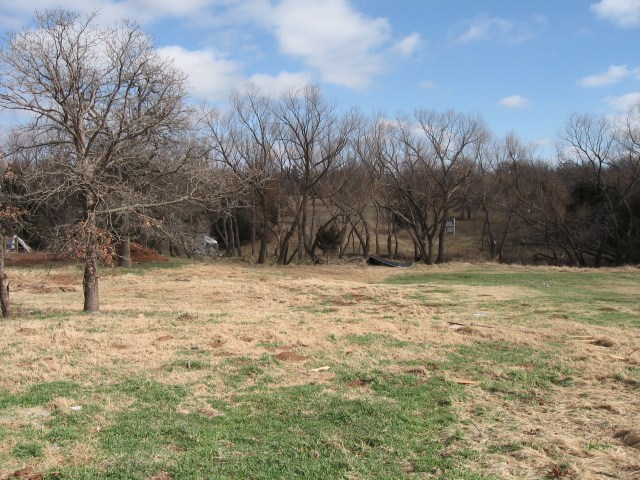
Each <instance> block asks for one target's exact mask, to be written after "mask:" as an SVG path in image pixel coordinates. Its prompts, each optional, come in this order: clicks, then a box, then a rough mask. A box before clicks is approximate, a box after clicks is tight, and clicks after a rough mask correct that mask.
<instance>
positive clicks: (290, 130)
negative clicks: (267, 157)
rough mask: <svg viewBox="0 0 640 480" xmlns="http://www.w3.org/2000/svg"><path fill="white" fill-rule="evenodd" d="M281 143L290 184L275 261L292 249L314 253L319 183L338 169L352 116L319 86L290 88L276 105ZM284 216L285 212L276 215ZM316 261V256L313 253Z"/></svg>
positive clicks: (287, 256) (282, 161)
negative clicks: (295, 240)
mask: <svg viewBox="0 0 640 480" xmlns="http://www.w3.org/2000/svg"><path fill="white" fill-rule="evenodd" d="M274 114H275V118H276V121H277V128H278V135H277V139H278V142H279V144H280V146H279V149H280V151H279V152H278V153H279V159H280V172H281V175H282V176H283V180H284V181H285V182H286V183H287V184H288V187H289V188H286V187H285V188H283V190H282V192H283V194H282V196H281V200H282V201H283V202H282V204H281V205H283V206H285V207H286V210H287V211H286V212H283V213H284V214H285V215H286V216H287V217H289V219H290V223H289V224H288V228H287V229H286V230H285V231H284V232H283V235H282V236H281V237H280V238H279V246H278V263H280V264H288V263H290V262H291V260H293V258H294V256H295V254H296V253H298V254H299V257H300V258H301V257H302V256H303V255H308V256H310V257H312V258H313V254H312V246H313V244H314V238H313V237H314V236H315V234H316V233H317V231H313V230H312V229H311V226H312V223H313V222H312V219H313V208H314V207H315V205H316V199H317V196H318V194H319V190H318V187H319V186H320V182H321V181H322V180H323V178H324V177H325V176H327V175H328V174H329V173H330V172H332V171H334V170H335V169H337V168H339V166H340V163H341V162H342V160H343V157H342V153H343V150H344V149H345V147H346V146H347V143H348V142H349V138H350V135H351V133H352V132H353V129H354V125H355V123H354V118H355V117H354V115H353V114H350V113H348V114H346V115H342V116H341V115H338V113H337V111H336V106H335V105H333V104H332V103H331V102H328V101H327V100H326V99H325V98H324V97H323V96H322V94H321V92H320V89H319V88H317V87H315V86H311V85H308V86H306V87H304V88H303V89H302V90H300V91H290V92H288V93H286V94H285V95H283V97H282V98H281V100H280V102H278V104H277V105H275V108H274ZM280 218H281V220H284V215H283V216H281V217H280ZM296 233H297V234H298V244H297V247H296V248H295V249H294V251H293V252H292V253H291V254H290V253H289V242H290V241H291V239H292V238H293V236H294V235H295V234H296ZM314 260H315V258H314Z"/></svg>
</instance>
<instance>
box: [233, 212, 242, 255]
mask: <svg viewBox="0 0 640 480" xmlns="http://www.w3.org/2000/svg"><path fill="white" fill-rule="evenodd" d="M233 230H234V233H235V238H236V251H237V252H238V257H239V258H242V245H241V244H240V229H239V228H238V217H237V215H234V216H233Z"/></svg>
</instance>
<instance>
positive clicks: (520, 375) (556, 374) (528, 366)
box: [442, 341, 573, 402]
mask: <svg viewBox="0 0 640 480" xmlns="http://www.w3.org/2000/svg"><path fill="white" fill-rule="evenodd" d="M558 357H559V352H557V351H553V350H548V351H543V352H541V351H536V350H532V349H530V348H527V347H524V346H522V345H517V344H512V343H509V342H498V341H493V342H484V343H481V344H474V345H460V346H458V347H456V348H455V349H454V350H453V351H451V352H450V353H449V359H448V362H445V363H443V365H442V366H443V367H444V368H445V369H448V370H451V371H454V372H457V373H459V374H461V375H464V376H466V377H467V378H470V379H473V380H478V381H480V382H481V387H482V388H483V389H485V390H487V391H489V392H494V393H495V394H497V395H500V396H501V397H504V398H506V399H518V400H524V401H532V402H543V401H544V398H545V397H546V395H547V393H548V391H549V390H550V389H551V388H552V387H553V386H557V387H563V386H568V385H570V384H571V383H572V382H573V377H572V374H573V372H572V371H571V370H570V369H569V368H567V367H565V366H564V365H562V364H561V362H560V361H559V358H558Z"/></svg>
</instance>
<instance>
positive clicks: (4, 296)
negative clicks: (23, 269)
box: [0, 235, 11, 318]
mask: <svg viewBox="0 0 640 480" xmlns="http://www.w3.org/2000/svg"><path fill="white" fill-rule="evenodd" d="M0 242H2V245H1V246H0V306H1V307H2V316H3V317H4V318H8V317H10V316H11V302H10V301H9V280H8V279H7V274H6V273H5V271H4V253H5V243H4V242H5V239H4V235H0Z"/></svg>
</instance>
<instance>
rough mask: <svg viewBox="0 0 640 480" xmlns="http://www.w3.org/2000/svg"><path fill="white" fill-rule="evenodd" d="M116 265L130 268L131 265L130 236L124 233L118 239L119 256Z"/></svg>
mask: <svg viewBox="0 0 640 480" xmlns="http://www.w3.org/2000/svg"><path fill="white" fill-rule="evenodd" d="M118 265H119V266H121V267H124V268H131V266H132V265H133V263H132V262H131V238H130V237H129V235H125V236H124V238H123V239H122V240H121V241H120V258H119V260H118Z"/></svg>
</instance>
